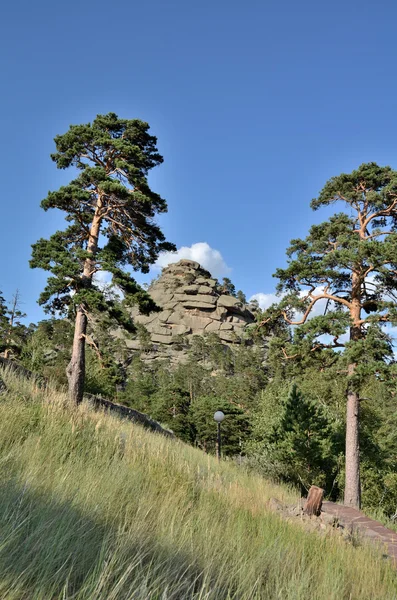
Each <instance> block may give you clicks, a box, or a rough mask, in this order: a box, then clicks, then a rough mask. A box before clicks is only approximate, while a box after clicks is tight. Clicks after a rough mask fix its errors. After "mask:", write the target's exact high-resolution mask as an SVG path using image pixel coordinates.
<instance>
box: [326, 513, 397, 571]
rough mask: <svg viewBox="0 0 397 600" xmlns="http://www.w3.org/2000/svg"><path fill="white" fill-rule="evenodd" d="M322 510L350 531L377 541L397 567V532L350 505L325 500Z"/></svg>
mask: <svg viewBox="0 0 397 600" xmlns="http://www.w3.org/2000/svg"><path fill="white" fill-rule="evenodd" d="M321 510H322V512H323V513H325V514H327V515H332V516H334V517H335V518H337V519H338V521H339V523H340V524H341V525H343V527H345V528H346V529H347V530H348V531H351V532H352V533H359V534H360V535H362V536H363V537H364V538H366V539H369V540H371V541H373V542H375V543H377V544H378V545H379V546H380V547H381V548H383V549H384V554H385V555H387V556H389V557H390V558H391V560H392V561H393V564H394V566H395V567H397V532H396V531H393V530H391V529H388V528H387V527H385V526H384V525H382V523H379V521H374V520H373V519H370V518H369V517H366V516H365V515H364V514H363V513H362V512H360V511H359V510H356V509H355V508H350V507H349V506H343V505H342V504H335V503H334V502H323V505H322V508H321Z"/></svg>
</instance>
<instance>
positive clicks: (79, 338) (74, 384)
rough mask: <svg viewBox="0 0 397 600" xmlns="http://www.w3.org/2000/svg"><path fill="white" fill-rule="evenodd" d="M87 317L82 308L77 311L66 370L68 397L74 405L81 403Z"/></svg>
mask: <svg viewBox="0 0 397 600" xmlns="http://www.w3.org/2000/svg"><path fill="white" fill-rule="evenodd" d="M86 332H87V315H86V314H85V312H84V310H83V308H82V307H79V308H78V309H77V315H76V321H75V326H74V338H73V350H72V358H71V359H70V363H69V364H68V366H67V369H66V375H67V378H68V384H69V397H70V400H71V402H73V403H74V404H80V402H82V401H83V394H84V380H85V336H86Z"/></svg>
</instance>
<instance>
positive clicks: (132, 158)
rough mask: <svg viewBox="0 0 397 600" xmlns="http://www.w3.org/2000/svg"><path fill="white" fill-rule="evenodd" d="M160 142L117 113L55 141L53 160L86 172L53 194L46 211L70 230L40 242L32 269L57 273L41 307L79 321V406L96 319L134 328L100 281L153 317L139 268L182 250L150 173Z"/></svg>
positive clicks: (72, 375)
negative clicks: (163, 219)
mask: <svg viewBox="0 0 397 600" xmlns="http://www.w3.org/2000/svg"><path fill="white" fill-rule="evenodd" d="M156 143H157V140H156V138H155V137H154V136H152V135H150V134H149V125H148V124H147V123H144V122H142V121H139V120H136V119H134V120H125V119H119V118H118V117H117V115H116V114H114V113H109V114H107V115H98V116H97V117H96V118H95V119H94V121H93V122H92V123H88V124H85V125H72V126H71V127H70V128H69V130H68V131H67V132H66V133H65V134H63V135H58V136H56V138H55V144H56V152H55V153H54V154H52V155H51V158H52V160H53V161H54V162H55V163H56V165H57V167H58V168H59V169H67V168H69V167H72V168H73V169H75V170H77V171H78V172H79V173H78V174H77V176H76V177H75V178H74V179H73V180H72V181H71V182H70V183H69V184H68V185H66V186H62V187H61V188H60V189H59V190H57V191H54V192H49V193H48V196H47V197H46V198H45V199H44V200H43V201H42V203H41V206H42V208H43V209H44V210H48V209H50V208H57V209H59V210H62V211H64V212H65V213H66V217H65V218H66V221H67V222H68V223H69V226H68V227H67V228H66V229H65V230H64V231H57V232H56V233H54V234H53V235H52V236H51V237H50V238H49V239H48V240H45V239H40V240H39V241H38V242H36V243H35V244H34V245H33V252H32V259H31V262H30V265H31V267H33V268H41V269H44V270H46V271H49V272H50V273H51V276H50V277H49V278H48V280H47V285H46V287H45V289H44V291H43V293H42V294H41V296H40V298H39V304H41V305H44V307H45V309H46V310H47V311H48V312H50V313H52V314H62V313H63V314H68V315H69V316H70V317H73V319H74V321H75V332H74V340H73V349H72V357H71V361H70V363H69V365H68V368H67V377H68V383H69V395H70V398H71V400H72V401H73V402H75V403H79V402H81V400H82V398H83V391H84V378H85V344H86V341H89V338H88V337H87V323H88V320H89V319H92V318H93V315H95V313H96V314H100V313H102V314H103V313H107V314H108V315H109V316H110V317H111V318H112V319H114V320H115V321H116V322H117V323H119V324H121V325H123V326H124V327H126V328H131V327H132V323H131V321H130V319H129V316H128V314H127V312H126V311H125V310H123V306H122V305H120V303H119V302H115V301H114V300H113V299H112V298H109V297H107V295H106V293H105V292H104V290H103V289H101V287H100V286H99V285H98V284H97V283H96V282H95V275H96V274H97V273H98V272H100V271H107V272H109V273H111V275H112V281H113V284H114V285H116V286H117V287H118V288H119V289H120V290H121V291H122V293H123V294H124V297H125V300H124V303H123V304H124V305H126V304H128V303H132V302H135V303H138V304H139V308H140V310H141V312H142V313H144V314H147V313H148V312H150V311H151V310H153V309H155V308H156V306H155V304H154V302H153V301H152V300H151V299H150V296H149V295H148V294H147V293H146V292H145V291H144V290H143V289H142V288H141V287H140V286H139V285H138V284H137V283H136V281H135V279H134V278H133V277H132V276H131V270H132V271H141V272H144V273H147V272H148V270H149V266H150V264H152V263H153V262H155V260H156V259H157V257H158V254H159V252H160V251H162V250H175V247H174V245H173V244H170V243H167V242H166V241H165V237H164V235H163V233H162V231H161V229H160V228H159V226H158V225H157V224H156V223H155V222H154V217H155V216H156V214H158V213H164V212H166V210H167V204H166V201H165V200H164V199H163V198H161V197H160V196H159V195H158V194H156V193H155V192H153V191H152V190H151V189H150V187H149V184H148V181H147V174H148V172H149V170H150V169H152V168H153V167H155V166H157V165H159V164H161V163H162V162H163V158H162V156H161V155H160V154H159V153H158V150H157V147H156Z"/></svg>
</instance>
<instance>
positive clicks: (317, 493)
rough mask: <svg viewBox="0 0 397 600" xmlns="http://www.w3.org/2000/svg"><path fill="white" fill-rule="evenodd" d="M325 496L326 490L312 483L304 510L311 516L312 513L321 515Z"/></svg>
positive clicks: (317, 515)
mask: <svg viewBox="0 0 397 600" xmlns="http://www.w3.org/2000/svg"><path fill="white" fill-rule="evenodd" d="M323 498H324V490H323V489H322V488H319V487H317V486H316V485H312V486H311V488H310V490H309V494H308V496H307V500H306V502H305V506H304V508H303V512H304V513H305V514H306V515H309V516H310V517H311V516H312V515H315V516H316V517H319V516H320V514H321V507H322V505H323Z"/></svg>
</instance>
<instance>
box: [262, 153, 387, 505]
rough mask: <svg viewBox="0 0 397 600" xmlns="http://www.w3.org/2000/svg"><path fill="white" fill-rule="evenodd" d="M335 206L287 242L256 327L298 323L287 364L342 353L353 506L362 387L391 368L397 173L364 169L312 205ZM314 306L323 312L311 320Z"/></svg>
mask: <svg viewBox="0 0 397 600" xmlns="http://www.w3.org/2000/svg"><path fill="white" fill-rule="evenodd" d="M335 203H341V204H342V205H344V207H345V208H346V211H345V212H339V213H337V214H335V215H333V216H332V217H331V218H330V219H329V220H328V221H325V222H323V223H321V224H319V225H313V226H312V227H311V229H310V232H309V235H308V236H307V238H306V239H303V240H302V239H295V240H292V242H291V245H290V247H289V249H288V250H287V255H288V266H287V267H286V268H285V269H278V270H277V271H276V273H275V276H276V277H278V278H279V281H280V282H279V285H278V291H279V292H280V293H282V294H284V296H283V297H282V299H281V301H280V303H279V304H278V305H273V306H272V307H270V308H269V309H268V310H267V311H266V312H265V314H264V315H263V317H262V318H261V321H260V325H261V326H262V327H269V326H270V327H271V324H274V322H275V321H277V319H280V318H282V319H283V320H284V321H286V322H287V323H288V324H290V325H295V326H296V327H295V329H294V335H293V343H292V344H286V347H285V348H283V354H284V357H285V358H286V359H293V358H295V357H302V356H306V357H314V356H315V355H316V354H317V353H319V352H322V351H323V352H326V353H328V354H329V356H330V357H332V355H333V353H334V352H335V350H337V351H341V352H343V355H342V359H343V361H344V363H345V374H346V388H347V406H346V448H345V461H346V476H345V504H347V505H350V506H354V507H359V506H360V501H361V484H360V457H359V414H360V397H359V392H360V385H362V383H363V381H365V379H366V378H368V376H369V375H370V374H374V373H377V374H378V375H379V374H380V373H382V371H384V370H385V369H387V368H389V369H390V367H387V362H388V359H389V358H390V356H391V344H390V339H389V337H388V336H387V332H385V331H384V329H383V328H382V326H383V325H385V324H388V323H389V324H393V325H394V324H396V323H397V309H396V303H395V302H396V298H397V277H396V275H397V172H396V171H393V170H392V169H391V168H390V167H379V166H378V165H377V164H375V163H368V164H363V165H361V166H360V167H359V168H358V169H357V170H355V171H353V172H352V173H350V174H342V175H340V176H338V177H333V178H332V179H330V180H329V181H328V182H327V183H326V185H325V186H324V188H323V189H322V191H321V192H320V194H319V196H318V198H315V199H314V200H313V201H312V203H311V206H312V208H313V209H314V210H317V209H319V208H321V207H325V206H329V205H333V204H335ZM320 301H323V303H325V307H324V308H323V311H324V313H323V314H320V315H319V314H318V313H317V316H315V315H316V313H313V311H314V309H315V308H318V306H319V305H318V302H320ZM298 313H300V314H301V315H302V316H299V314H298ZM309 317H312V318H310V319H309ZM324 334H326V335H327V336H328V339H325V338H324V337H323V336H324ZM345 334H347V335H346V337H347V341H345V337H344V336H345ZM342 359H341V360H342Z"/></svg>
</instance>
